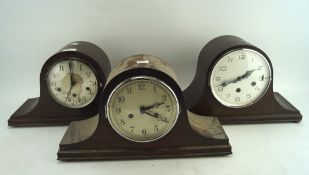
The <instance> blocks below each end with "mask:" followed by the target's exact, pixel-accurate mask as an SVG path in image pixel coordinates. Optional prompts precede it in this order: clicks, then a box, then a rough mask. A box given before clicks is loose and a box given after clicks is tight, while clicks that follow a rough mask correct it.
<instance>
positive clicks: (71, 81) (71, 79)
mask: <svg viewBox="0 0 309 175" xmlns="http://www.w3.org/2000/svg"><path fill="white" fill-rule="evenodd" d="M69 69H70V89H69V91H68V95H67V97H66V99H65V102H66V101H67V100H68V98H69V96H70V94H71V91H72V88H73V86H74V82H73V78H72V77H73V75H72V74H73V70H72V62H69Z"/></svg>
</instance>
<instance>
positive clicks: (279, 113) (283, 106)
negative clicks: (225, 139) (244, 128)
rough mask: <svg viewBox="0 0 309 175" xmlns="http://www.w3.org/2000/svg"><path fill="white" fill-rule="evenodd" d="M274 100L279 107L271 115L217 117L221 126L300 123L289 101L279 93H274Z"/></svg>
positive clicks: (299, 116) (298, 116) (299, 114)
mask: <svg viewBox="0 0 309 175" xmlns="http://www.w3.org/2000/svg"><path fill="white" fill-rule="evenodd" d="M274 98H275V99H276V101H277V103H278V104H279V105H280V108H277V110H275V111H274V112H273V113H265V114H263V113H260V114H242V115H218V119H219V120H220V122H221V123H222V124H242V123H243V124H246V123H274V122H276V123H278V122H296V123H298V122H300V121H301V120H302V115H301V113H300V112H299V110H298V109H296V108H295V107H294V106H293V105H292V104H291V103H290V102H289V101H287V100H286V99H285V98H284V97H283V96H282V95H281V94H280V93H278V92H274Z"/></svg>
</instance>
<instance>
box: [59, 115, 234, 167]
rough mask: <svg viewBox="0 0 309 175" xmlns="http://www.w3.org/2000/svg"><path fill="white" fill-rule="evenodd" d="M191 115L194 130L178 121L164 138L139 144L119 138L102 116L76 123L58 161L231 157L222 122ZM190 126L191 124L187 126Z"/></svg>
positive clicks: (61, 144) (64, 141) (66, 134)
mask: <svg viewBox="0 0 309 175" xmlns="http://www.w3.org/2000/svg"><path fill="white" fill-rule="evenodd" d="M188 113H189V116H188V117H189V121H190V125H191V127H190V126H189V127H188V125H187V124H186V123H183V122H185V120H183V119H184V117H180V118H183V119H182V120H180V121H177V125H175V127H174V128H173V130H172V131H171V132H170V133H169V134H167V135H166V136H164V137H163V138H161V139H159V140H156V141H153V142H147V143H137V142H132V141H129V140H126V139H124V138H122V137H121V136H119V135H118V134H117V133H115V132H114V131H113V129H112V128H111V127H110V126H109V124H108V122H107V121H105V122H100V123H99V122H98V121H99V116H95V117H93V118H90V119H87V120H82V121H75V122H72V123H71V124H70V125H69V128H68V129H67V131H66V133H65V135H64V137H63V139H62V141H61V143H60V145H59V151H58V160H62V161H85V160H123V159H156V158H179V157H203V156H219V155H228V154H231V153H232V152H231V146H230V144H229V140H228V137H227V136H226V134H225V132H224V130H223V128H222V127H221V125H220V122H219V121H218V120H217V118H215V117H205V116H198V115H195V114H193V113H190V112H188ZM187 123H188V122H187Z"/></svg>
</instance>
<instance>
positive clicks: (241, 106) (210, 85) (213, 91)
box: [208, 48, 272, 108]
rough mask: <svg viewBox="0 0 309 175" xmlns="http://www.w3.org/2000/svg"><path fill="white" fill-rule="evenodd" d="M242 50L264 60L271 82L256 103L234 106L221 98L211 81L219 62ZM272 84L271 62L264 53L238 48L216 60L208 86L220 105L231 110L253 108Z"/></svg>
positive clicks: (269, 81)
mask: <svg viewBox="0 0 309 175" xmlns="http://www.w3.org/2000/svg"><path fill="white" fill-rule="evenodd" d="M240 50H243V51H250V52H253V53H255V54H257V55H259V56H260V57H261V58H262V59H263V60H264V62H265V63H266V65H267V69H268V71H269V80H268V84H267V86H266V88H265V90H264V91H263V93H262V94H261V95H260V96H259V97H258V98H256V99H255V100H254V101H252V102H250V103H248V104H245V105H233V104H231V103H228V102H226V101H224V100H222V99H221V97H219V96H218V95H217V94H216V92H215V90H214V88H213V86H214V85H213V84H212V81H211V80H212V78H213V73H214V69H215V68H216V65H217V64H218V62H219V61H220V60H221V59H222V58H224V57H225V56H226V55H228V54H230V53H232V52H235V51H240ZM271 82H272V68H271V65H270V63H269V60H268V59H267V58H266V56H264V55H263V54H262V53H260V52H258V51H256V50H254V49H251V48H236V49H232V50H229V51H227V52H225V53H224V54H222V55H220V56H219V58H218V59H216V61H215V63H214V64H213V66H212V68H211V73H210V75H209V78H208V85H209V88H210V90H211V93H212V95H213V97H214V98H215V99H216V100H217V101H218V102H219V103H220V104H222V105H223V106H226V107H229V108H244V107H248V106H251V105H253V104H255V103H256V102H258V101H259V100H260V99H261V98H263V96H264V95H265V94H266V92H267V91H268V89H269V86H270V84H271Z"/></svg>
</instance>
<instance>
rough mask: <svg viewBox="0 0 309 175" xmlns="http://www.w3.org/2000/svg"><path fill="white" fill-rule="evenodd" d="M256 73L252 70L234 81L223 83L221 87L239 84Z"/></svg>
mask: <svg viewBox="0 0 309 175" xmlns="http://www.w3.org/2000/svg"><path fill="white" fill-rule="evenodd" d="M254 71H255V69H252V70H248V71H247V72H246V73H245V74H243V75H241V76H239V77H237V78H235V79H233V80H227V81H223V82H222V83H221V84H220V85H219V86H222V87H225V86H227V85H229V84H231V83H237V82H239V81H241V80H243V79H247V78H248V77H249V76H250V75H251V74H252V73H253V72H254Z"/></svg>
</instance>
